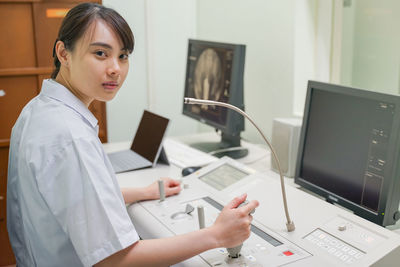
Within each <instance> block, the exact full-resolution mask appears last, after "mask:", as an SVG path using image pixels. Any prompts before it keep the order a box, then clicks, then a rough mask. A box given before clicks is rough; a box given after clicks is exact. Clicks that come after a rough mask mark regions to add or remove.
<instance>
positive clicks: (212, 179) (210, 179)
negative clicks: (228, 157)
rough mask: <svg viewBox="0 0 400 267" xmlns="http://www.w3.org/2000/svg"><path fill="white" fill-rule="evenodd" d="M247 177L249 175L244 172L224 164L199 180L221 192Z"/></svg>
mask: <svg viewBox="0 0 400 267" xmlns="http://www.w3.org/2000/svg"><path fill="white" fill-rule="evenodd" d="M247 175H249V174H248V173H246V172H244V171H242V170H239V169H237V168H235V167H233V166H231V165H229V164H224V165H221V166H220V167H218V168H216V169H214V170H212V171H210V172H208V173H206V174H205V175H203V176H200V177H199V179H200V180H201V181H203V182H205V183H206V184H208V185H209V186H211V187H213V188H215V189H217V190H219V191H220V190H223V189H225V188H227V187H228V186H230V185H232V184H234V183H236V182H237V181H240V180H241V179H243V178H244V177H246V176H247Z"/></svg>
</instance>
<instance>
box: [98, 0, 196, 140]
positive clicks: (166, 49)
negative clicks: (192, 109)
mask: <svg viewBox="0 0 400 267" xmlns="http://www.w3.org/2000/svg"><path fill="white" fill-rule="evenodd" d="M103 4H104V5H105V6H108V7H112V8H114V9H115V10H116V11H118V12H119V13H120V14H121V15H122V16H123V17H124V18H125V19H126V21H127V22H128V24H129V25H130V27H131V28H132V31H133V33H134V35H135V50H134V53H133V54H132V56H131V58H130V70H129V74H128V76H127V79H126V81H125V84H124V85H123V87H122V88H121V90H120V92H119V93H118V95H117V97H116V98H115V99H114V100H112V101H110V102H108V103H107V124H108V135H109V142H116V141H125V140H131V139H132V137H133V135H134V133H135V131H136V128H137V125H138V123H139V120H140V118H141V115H142V111H143V109H149V110H151V111H154V112H156V113H158V114H160V115H163V116H165V117H167V118H170V119H171V123H170V126H169V129H168V134H169V135H178V134H182V135H183V134H188V133H193V132H195V131H197V128H198V123H197V122H195V121H193V120H191V119H190V118H187V117H184V116H183V115H182V114H181V113H182V99H183V88H184V75H185V67H186V53H187V52H186V51H187V39H188V38H190V37H191V38H193V37H195V23H196V13H195V0H168V1H164V0H132V1H124V0H104V1H103Z"/></svg>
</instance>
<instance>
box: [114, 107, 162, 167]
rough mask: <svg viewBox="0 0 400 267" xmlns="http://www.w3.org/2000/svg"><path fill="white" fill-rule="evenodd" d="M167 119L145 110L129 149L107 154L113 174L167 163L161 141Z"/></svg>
mask: <svg viewBox="0 0 400 267" xmlns="http://www.w3.org/2000/svg"><path fill="white" fill-rule="evenodd" d="M168 122H169V119H167V118H164V117H162V116H159V115H157V114H154V113H152V112H150V111H147V110H145V111H144V112H143V115H142V119H141V120H140V123H139V127H138V129H137V131H136V134H135V137H134V138H133V141H132V145H131V148H130V149H127V150H122V151H117V152H113V153H108V154H107V155H108V158H109V159H110V161H111V165H112V166H113V168H114V171H115V173H121V172H127V171H133V170H138V169H143V168H148V167H153V166H155V165H156V163H157V161H158V160H160V161H163V162H164V163H166V164H169V163H168V159H167V156H166V154H165V152H164V149H163V148H162V141H163V138H164V135H165V132H166V129H167V126H168Z"/></svg>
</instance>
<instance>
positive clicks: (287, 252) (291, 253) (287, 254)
mask: <svg viewBox="0 0 400 267" xmlns="http://www.w3.org/2000/svg"><path fill="white" fill-rule="evenodd" d="M283 254H285V255H286V256H291V255H293V252H291V251H290V250H286V251H284V252H283Z"/></svg>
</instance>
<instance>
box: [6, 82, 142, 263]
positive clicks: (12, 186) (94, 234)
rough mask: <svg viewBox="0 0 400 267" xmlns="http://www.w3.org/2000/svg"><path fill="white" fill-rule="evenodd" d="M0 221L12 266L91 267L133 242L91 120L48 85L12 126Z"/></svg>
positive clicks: (77, 102) (81, 106)
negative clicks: (3, 220) (10, 250)
mask: <svg viewBox="0 0 400 267" xmlns="http://www.w3.org/2000/svg"><path fill="white" fill-rule="evenodd" d="M7 219H8V221H7V227H8V232H9V237H10V241H11V245H12V248H13V251H14V254H15V256H16V260H17V265H18V266H92V265H93V264H95V263H97V262H99V261H101V260H102V259H104V258H106V257H108V256H110V255H112V254H114V253H115V252H117V251H119V250H121V249H124V248H126V247H128V246H129V245H131V244H133V243H135V242H136V241H137V240H138V239H139V237H138V235H137V233H136V231H135V228H134V226H133V224H132V222H131V220H130V218H129V215H128V213H127V210H126V207H125V204H124V201H123V197H122V194H121V191H120V188H119V186H118V183H117V181H116V177H115V174H114V171H113V168H112V167H111V164H110V162H109V160H108V158H107V155H106V154H105V152H104V150H103V147H102V145H101V143H100V140H99V138H98V126H97V119H96V118H95V117H94V116H93V114H92V113H91V112H90V111H89V110H88V109H87V107H86V106H85V105H84V104H83V103H82V102H81V101H80V100H79V99H78V98H76V97H75V96H74V95H73V94H72V93H71V92H70V91H69V90H68V89H66V88H65V87H64V86H62V85H60V84H59V83H57V82H55V81H54V80H45V81H43V86H42V90H41V93H40V94H39V95H38V96H37V97H35V98H34V99H32V100H31V101H30V102H29V103H28V104H27V105H26V106H25V108H24V109H23V111H22V113H21V114H20V116H19V118H18V120H17V122H16V124H15V125H14V127H13V130H12V135H11V143H10V158H9V166H8V185H7Z"/></svg>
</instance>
